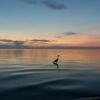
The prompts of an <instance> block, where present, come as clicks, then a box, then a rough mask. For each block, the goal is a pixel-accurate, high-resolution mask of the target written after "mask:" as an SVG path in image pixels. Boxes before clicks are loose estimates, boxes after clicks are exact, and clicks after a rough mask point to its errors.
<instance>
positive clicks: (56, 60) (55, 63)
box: [53, 55, 59, 69]
mask: <svg viewBox="0 0 100 100" xmlns="http://www.w3.org/2000/svg"><path fill="white" fill-rule="evenodd" d="M58 60H59V55H57V59H55V60H54V61H53V64H54V65H56V66H57V69H59V64H58Z"/></svg>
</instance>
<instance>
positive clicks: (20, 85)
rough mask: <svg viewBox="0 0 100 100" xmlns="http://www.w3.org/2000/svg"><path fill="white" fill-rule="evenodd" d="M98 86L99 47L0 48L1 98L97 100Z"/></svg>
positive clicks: (98, 96) (99, 96) (99, 72)
mask: <svg viewBox="0 0 100 100" xmlns="http://www.w3.org/2000/svg"><path fill="white" fill-rule="evenodd" d="M58 54H59V55H60V59H59V63H58V64H59V69H57V66H56V65H53V64H52V61H53V60H54V59H56V55H58ZM99 88H100V50H87V49H85V50H79V49H78V50H73V49H67V50H66V49H33V50H32V49H30V50H28V49H26V50H25V49H0V100H100V89H99Z"/></svg>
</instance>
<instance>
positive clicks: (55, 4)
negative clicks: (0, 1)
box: [21, 0, 67, 10]
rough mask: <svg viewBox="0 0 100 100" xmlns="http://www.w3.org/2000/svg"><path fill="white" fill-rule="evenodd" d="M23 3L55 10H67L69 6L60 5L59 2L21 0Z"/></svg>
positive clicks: (53, 0) (52, 0)
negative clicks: (40, 5)
mask: <svg viewBox="0 0 100 100" xmlns="http://www.w3.org/2000/svg"><path fill="white" fill-rule="evenodd" d="M21 1H23V2H25V3H27V4H31V5H36V4H38V5H39V4H42V5H45V6H46V7H48V8H50V9H53V10H65V9H67V6H66V5H65V4H64V3H60V2H58V1H57V0H21Z"/></svg>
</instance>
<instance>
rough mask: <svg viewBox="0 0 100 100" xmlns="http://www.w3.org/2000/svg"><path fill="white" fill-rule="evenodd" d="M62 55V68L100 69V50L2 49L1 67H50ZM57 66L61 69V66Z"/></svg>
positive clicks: (0, 54)
mask: <svg viewBox="0 0 100 100" xmlns="http://www.w3.org/2000/svg"><path fill="white" fill-rule="evenodd" d="M58 54H59V55H61V57H60V60H59V63H60V65H61V66H60V67H62V66H63V65H65V66H64V67H69V66H73V67H75V66H76V67H77V66H80V67H91V66H94V67H96V66H97V67H99V66H100V50H75V49H74V50H73V49H71V50H70V49H67V50H65V49H58V50H57V49H0V65H2V64H6V65H8V64H20V65H22V64H24V65H27V64H31V65H34V64H40V65H50V64H52V60H53V59H54V57H55V56H56V55H58ZM55 66H56V67H57V69H59V64H58V63H56V64H55Z"/></svg>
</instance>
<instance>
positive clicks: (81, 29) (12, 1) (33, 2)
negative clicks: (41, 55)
mask: <svg viewBox="0 0 100 100" xmlns="http://www.w3.org/2000/svg"><path fill="white" fill-rule="evenodd" d="M16 44H17V45H22V46H23V45H25V46H92V47H100V0H0V45H16Z"/></svg>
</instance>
